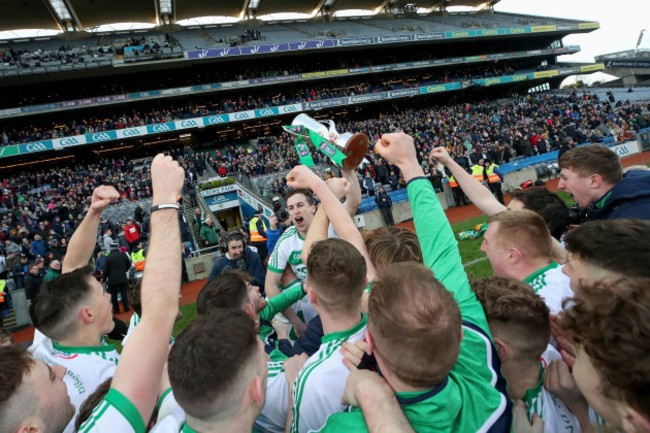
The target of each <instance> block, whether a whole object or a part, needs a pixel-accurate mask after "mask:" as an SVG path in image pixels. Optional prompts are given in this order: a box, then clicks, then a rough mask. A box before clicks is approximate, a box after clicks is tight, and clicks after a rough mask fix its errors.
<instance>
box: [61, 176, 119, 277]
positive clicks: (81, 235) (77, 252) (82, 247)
mask: <svg viewBox="0 0 650 433" xmlns="http://www.w3.org/2000/svg"><path fill="white" fill-rule="evenodd" d="M118 198H120V194H119V193H118V192H117V191H116V190H115V188H113V187H112V186H108V185H102V186H98V187H97V188H95V190H94V191H93V196H92V198H91V201H90V208H89V209H88V213H86V216H85V217H84V219H83V221H82V222H81V224H79V227H77V230H75V231H74V234H73V235H72V238H71V239H70V243H69V244H68V252H67V254H66V255H65V259H64V260H63V264H62V266H61V272H62V273H64V274H65V273H66V272H70V271H74V270H75V269H77V268H81V267H83V266H86V265H87V264H88V262H90V259H92V257H93V252H94V251H95V243H96V242H97V228H98V227H99V219H100V217H101V215H102V212H103V211H104V209H106V207H108V205H109V204H111V203H114V202H115V201H116V200H117V199H118Z"/></svg>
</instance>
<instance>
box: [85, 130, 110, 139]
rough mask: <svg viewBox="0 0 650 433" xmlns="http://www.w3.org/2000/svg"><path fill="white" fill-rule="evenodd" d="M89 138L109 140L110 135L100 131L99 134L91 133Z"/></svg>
mask: <svg viewBox="0 0 650 433" xmlns="http://www.w3.org/2000/svg"><path fill="white" fill-rule="evenodd" d="M90 139H91V140H92V141H106V140H110V139H111V136H110V135H108V134H107V133H105V132H102V133H99V134H93V135H92V136H91V137H90Z"/></svg>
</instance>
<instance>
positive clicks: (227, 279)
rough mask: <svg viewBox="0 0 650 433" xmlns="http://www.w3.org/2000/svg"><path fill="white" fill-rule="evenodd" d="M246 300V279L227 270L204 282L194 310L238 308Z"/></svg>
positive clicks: (205, 311) (201, 312)
mask: <svg viewBox="0 0 650 433" xmlns="http://www.w3.org/2000/svg"><path fill="white" fill-rule="evenodd" d="M248 302H249V300H248V290H247V289H246V281H245V280H244V279H243V278H242V277H241V275H240V274H237V273H235V272H227V273H225V274H221V275H217V276H216V277H215V278H214V279H212V280H210V281H208V282H207V283H205V286H203V289H201V291H200V292H199V295H198V296H197V298H196V312H197V313H198V314H206V313H208V312H210V311H214V310H216V309H218V308H234V309H237V310H239V309H241V308H242V306H243V305H245V304H246V303H248Z"/></svg>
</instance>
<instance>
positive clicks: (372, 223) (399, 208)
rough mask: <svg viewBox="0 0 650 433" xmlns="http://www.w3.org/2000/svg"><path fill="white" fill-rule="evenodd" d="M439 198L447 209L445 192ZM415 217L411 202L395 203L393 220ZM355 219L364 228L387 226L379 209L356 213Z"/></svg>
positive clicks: (399, 221)
mask: <svg viewBox="0 0 650 433" xmlns="http://www.w3.org/2000/svg"><path fill="white" fill-rule="evenodd" d="M437 196H438V200H440V203H441V204H442V208H443V209H447V207H448V206H447V200H446V198H445V194H444V193H442V192H441V193H438V194H437ZM410 219H413V210H412V209H411V202H409V201H404V202H401V203H397V204H395V205H393V220H395V224H398V223H401V222H404V221H408V220H410ZM354 221H355V223H356V224H357V227H359V228H360V229H363V230H375V229H378V228H380V227H385V225H386V224H385V223H384V219H383V218H382V216H381V212H380V210H379V209H375V210H373V211H370V212H366V213H363V214H359V215H355V216H354Z"/></svg>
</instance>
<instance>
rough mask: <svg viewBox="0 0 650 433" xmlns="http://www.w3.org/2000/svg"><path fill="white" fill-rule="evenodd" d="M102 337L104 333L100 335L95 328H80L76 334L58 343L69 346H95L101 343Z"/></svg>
mask: <svg viewBox="0 0 650 433" xmlns="http://www.w3.org/2000/svg"><path fill="white" fill-rule="evenodd" d="M102 337H103V335H99V334H98V333H97V332H96V331H95V329H94V328H92V327H87V328H82V329H79V331H77V333H76V334H75V335H73V336H70V337H69V338H66V339H62V340H60V341H57V343H58V344H60V345H61V346H67V347H93V346H99V345H101V341H102Z"/></svg>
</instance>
